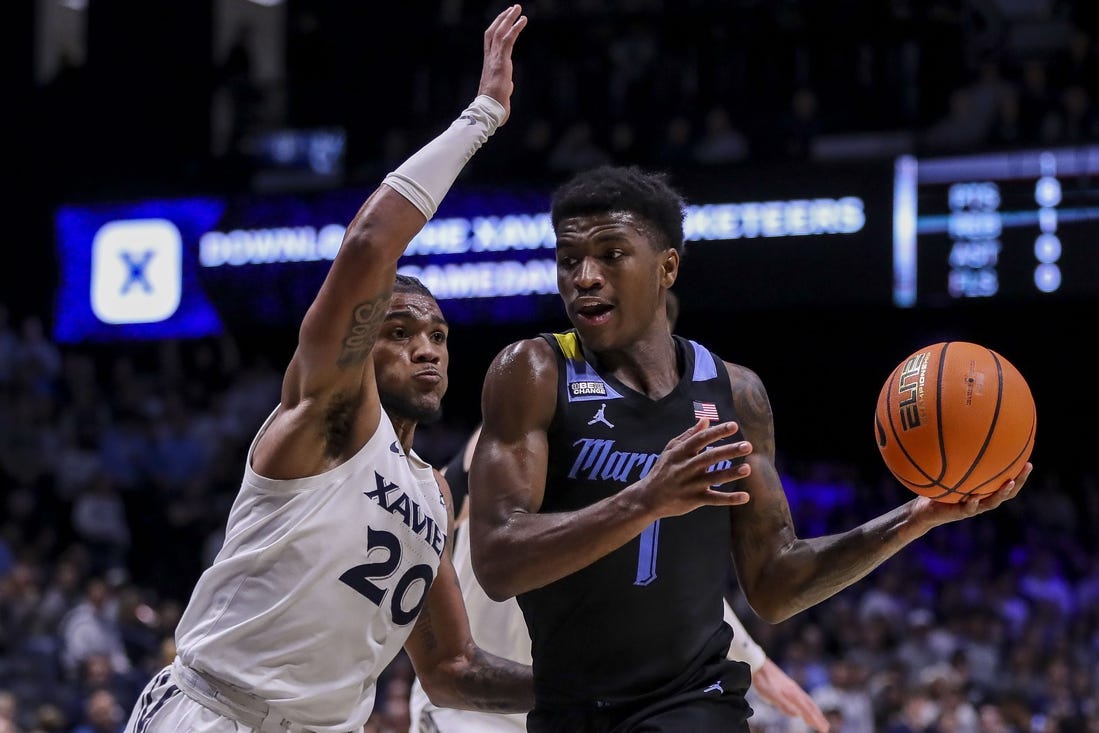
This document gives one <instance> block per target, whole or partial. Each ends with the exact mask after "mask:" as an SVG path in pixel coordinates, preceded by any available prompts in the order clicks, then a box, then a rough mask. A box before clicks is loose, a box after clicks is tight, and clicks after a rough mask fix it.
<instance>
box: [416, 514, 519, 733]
mask: <svg viewBox="0 0 1099 733" xmlns="http://www.w3.org/2000/svg"><path fill="white" fill-rule="evenodd" d="M453 560H454V569H455V570H456V571H457V573H458V582H459V583H460V584H461V586H462V597H463V599H464V600H465V604H466V612H467V613H468V614H469V627H470V631H472V632H473V640H474V641H475V642H476V643H477V646H479V647H481V648H482V649H484V650H485V651H487V652H489V653H491V654H495V655H497V656H500V657H505V658H507V659H513V660H515V661H516V662H520V663H522V664H530V663H531V659H530V634H529V633H528V632H527V625H526V623H525V622H524V621H523V612H522V611H521V610H519V604H518V603H516V601H515V599H514V598H509V599H508V600H506V601H504V602H503V603H499V602H497V601H494V600H492V599H491V598H489V597H488V596H487V595H486V594H485V591H484V589H483V588H481V584H480V583H478V582H477V576H475V575H474V574H473V561H472V560H471V558H470V549H469V526H468V522H463V523H462V524H461V525H459V527H458V528H456V529H455V531H454V554H453ZM409 708H410V712H411V717H412V725H411V727H410V728H409V730H410V731H411V733H435V732H436V731H438V732H439V733H462V732H463V731H478V733H513V732H515V731H519V732H521V731H525V730H526V729H527V724H526V720H527V716H526V715H524V714H521V713H515V714H510V715H504V714H495V713H479V712H475V711H472V710H454V709H450V708H437V707H435V706H434V705H432V704H431V701H430V700H428V699H427V693H426V692H424V688H423V687H422V686H421V685H420V681H419V680H418V679H417V680H414V681H413V684H412V692H411V695H410V699H409Z"/></svg>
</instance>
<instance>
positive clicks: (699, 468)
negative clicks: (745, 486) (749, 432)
mask: <svg viewBox="0 0 1099 733" xmlns="http://www.w3.org/2000/svg"><path fill="white" fill-rule="evenodd" d="M737 430H738V426H737V424H736V423H735V422H723V423H718V424H717V425H714V426H712V427H711V426H710V422H709V420H706V419H701V420H699V421H698V422H697V423H695V424H694V425H693V426H691V427H690V428H688V429H687V430H685V431H684V432H682V433H680V434H679V435H677V436H676V437H674V438H672V439H671V440H669V441H668V445H667V446H665V448H664V452H663V453H661V454H660V457H659V458H658V459H657V460H656V463H655V464H654V465H653V468H652V470H651V471H649V473H648V475H646V476H645V478H643V479H641V481H640V482H639V484H640V485H641V486H640V487H639V488H641V497H642V498H641V501H642V502H644V503H645V504H646V505H648V506H649V508H650V509H652V511H653V512H654V513H656V514H658V515H659V516H662V517H670V516H677V515H680V514H686V513H687V512H689V511H692V510H694V509H697V508H698V507H700V506H708V505H719V506H736V505H739V504H744V503H747V501H748V499H749V498H750V497H749V495H748V493H747V492H744V491H730V490H728V489H727V488H726V487H724V486H722V485H723V484H728V483H729V482H731V481H736V480H737V479H741V478H744V477H745V476H747V475H748V474H749V473H750V472H751V469H750V468H749V467H748V465H747V464H744V463H741V464H731V465H730V463H729V462H731V461H733V460H734V459H736V458H740V457H741V456H746V455H748V454H749V453H751V452H752V444H751V443H749V442H748V441H746V440H741V441H737V442H732V443H727V444H724V445H714V444H715V443H717V442H718V441H720V440H722V439H724V438H728V437H729V436H731V435H734V434H735V433H736V431H737ZM714 487H720V488H714Z"/></svg>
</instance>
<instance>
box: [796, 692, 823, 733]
mask: <svg viewBox="0 0 1099 733" xmlns="http://www.w3.org/2000/svg"><path fill="white" fill-rule="evenodd" d="M793 705H794V708H795V712H794V713H793V715H796V716H797V717H799V718H801V719H802V720H804V721H805V724H806V725H808V726H809V727H810V728H812V729H813V730H816V731H820V733H828V729H829V728H830V727H831V726H830V725H829V723H828V718H826V717H825V716H824V711H823V710H821V709H820V707H819V706H818V705H817V704H816V703H815V702H813V698H811V697H809V696H808V695H806V694H805V693H801V694H800V695H796V696H795V700H794V701H793Z"/></svg>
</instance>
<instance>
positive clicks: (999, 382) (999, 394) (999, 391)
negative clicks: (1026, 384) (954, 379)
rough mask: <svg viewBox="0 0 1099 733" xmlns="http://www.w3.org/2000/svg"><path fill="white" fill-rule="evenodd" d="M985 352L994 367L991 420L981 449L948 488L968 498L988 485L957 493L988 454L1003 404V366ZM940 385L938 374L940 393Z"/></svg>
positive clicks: (993, 352)
mask: <svg viewBox="0 0 1099 733" xmlns="http://www.w3.org/2000/svg"><path fill="white" fill-rule="evenodd" d="M985 352H986V353H987V354H988V355H989V356H991V357H992V363H994V364H995V365H996V406H995V407H994V408H993V409H992V419H991V420H990V421H989V423H988V430H987V431H986V432H985V438H984V441H983V442H982V443H981V449H980V450H978V451H977V455H976V456H974V457H973V461H972V462H971V463H970V464H969V468H968V469H967V470H966V472H965V473H964V474H962V477H961V478H960V479H958V480H957V481H956V482H955V483H954V485H953V486H951V487H950V490H951V491H956V492H957V493H959V494H961V495H963V496H969V495H970V494H972V493H973V492H974V491H976V490H977V489H978V488H979V487H980V486H984V485H985V484H987V483H988V481H985V482H984V483H981V484H979V485H978V486H974V487H973V488H972V489H970V490H969V491H958V487H959V486H961V485H962V484H964V483H965V482H966V480H968V479H969V477H970V476H972V475H973V471H975V470H976V468H977V466H979V465H980V464H981V459H982V458H984V455H985V453H987V452H988V446H989V444H990V443H991V442H992V436H993V434H994V433H995V432H996V425H997V424H998V423H999V422H1000V407H1001V406H1002V405H1003V404H1004V366H1003V364H1001V363H1000V359H999V357H998V356H997V354H996V352H995V351H993V350H992V349H985ZM942 384H943V382H942V375H941V372H940V378H939V390H940V392H941V391H942ZM939 441H940V443H942V442H943V433H942V429H941V428H940V430H939ZM1010 465H1011V464H1010V463H1009V464H1008V466H1010ZM1005 470H1006V468H1005ZM989 480H991V479H989Z"/></svg>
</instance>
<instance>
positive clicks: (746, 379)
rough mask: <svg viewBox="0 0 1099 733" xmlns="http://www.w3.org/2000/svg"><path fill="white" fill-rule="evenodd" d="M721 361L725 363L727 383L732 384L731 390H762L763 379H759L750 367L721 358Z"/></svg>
mask: <svg viewBox="0 0 1099 733" xmlns="http://www.w3.org/2000/svg"><path fill="white" fill-rule="evenodd" d="M722 363H723V364H724V365H725V370H726V371H727V372H728V373H729V383H730V385H732V388H733V391H734V392H736V391H738V390H743V389H750V390H753V391H755V390H762V389H763V380H762V379H760V376H759V374H758V373H756V371H755V370H753V369H751V368H750V367H746V366H744V365H743V364H737V363H735V362H731V361H728V360H725V359H722Z"/></svg>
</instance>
